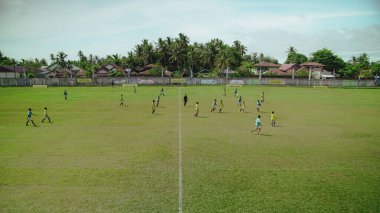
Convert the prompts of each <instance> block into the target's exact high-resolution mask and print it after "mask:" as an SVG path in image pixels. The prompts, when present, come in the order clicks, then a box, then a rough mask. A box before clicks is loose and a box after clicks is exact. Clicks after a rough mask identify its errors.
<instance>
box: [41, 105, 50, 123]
mask: <svg viewBox="0 0 380 213" xmlns="http://www.w3.org/2000/svg"><path fill="white" fill-rule="evenodd" d="M45 119H48V121H49V123H51V121H50V117H49V116H48V114H47V107H45V108H44V119H42V121H41V122H42V123H43V122H44V121H45Z"/></svg>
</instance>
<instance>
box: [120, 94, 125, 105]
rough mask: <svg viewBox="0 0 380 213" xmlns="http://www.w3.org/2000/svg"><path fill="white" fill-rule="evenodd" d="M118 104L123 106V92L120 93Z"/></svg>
mask: <svg viewBox="0 0 380 213" xmlns="http://www.w3.org/2000/svg"><path fill="white" fill-rule="evenodd" d="M120 106H124V96H123V94H121V95H120Z"/></svg>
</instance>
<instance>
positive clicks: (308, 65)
mask: <svg viewBox="0 0 380 213" xmlns="http://www.w3.org/2000/svg"><path fill="white" fill-rule="evenodd" d="M300 66H303V67H324V66H325V65H323V64H320V63H317V62H305V63H303V64H300Z"/></svg>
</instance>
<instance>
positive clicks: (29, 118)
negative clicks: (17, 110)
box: [26, 108, 37, 126]
mask: <svg viewBox="0 0 380 213" xmlns="http://www.w3.org/2000/svg"><path fill="white" fill-rule="evenodd" d="M32 115H36V114H33V112H32V109H31V108H29V109H28V117H27V118H26V119H27V120H26V126H28V123H29V121H31V122H32V124H33V125H34V126H37V125H36V124H35V123H34V121H33V119H32Z"/></svg>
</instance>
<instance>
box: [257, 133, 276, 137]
mask: <svg viewBox="0 0 380 213" xmlns="http://www.w3.org/2000/svg"><path fill="white" fill-rule="evenodd" d="M259 135H262V136H267V137H270V136H273V135H269V134H259Z"/></svg>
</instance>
